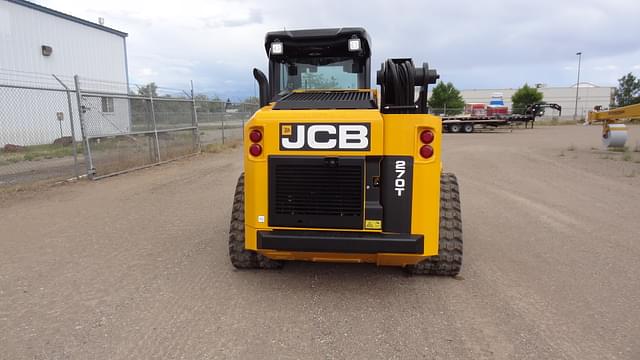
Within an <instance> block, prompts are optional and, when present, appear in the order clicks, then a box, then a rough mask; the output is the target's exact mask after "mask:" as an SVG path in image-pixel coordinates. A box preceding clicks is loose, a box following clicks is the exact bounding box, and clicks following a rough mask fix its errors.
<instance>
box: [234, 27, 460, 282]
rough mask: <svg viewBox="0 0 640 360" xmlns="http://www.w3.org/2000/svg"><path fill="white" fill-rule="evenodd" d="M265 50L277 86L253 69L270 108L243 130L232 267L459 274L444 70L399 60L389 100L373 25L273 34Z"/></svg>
mask: <svg viewBox="0 0 640 360" xmlns="http://www.w3.org/2000/svg"><path fill="white" fill-rule="evenodd" d="M265 50H266V52H267V55H268V58H269V78H268V79H267V77H266V76H265V75H264V73H262V72H261V71H260V70H257V69H254V70H253V74H254V77H255V78H256V80H257V82H258V85H259V90H260V106H261V108H260V109H259V110H258V111H257V112H256V113H255V114H254V115H253V117H252V118H251V119H250V120H249V121H248V122H247V123H246V125H245V127H244V139H245V141H244V174H242V175H240V178H239V179H238V184H237V188H236V192H235V198H234V204H233V213H232V217H231V229H230V236H229V255H230V258H231V263H232V264H233V266H235V267H236V268H278V267H280V266H282V264H283V261H285V260H306V261H328V262H366V263H376V264H378V265H392V266H401V267H404V268H405V269H407V270H408V271H410V272H411V273H414V274H434V275H451V276H453V275H456V274H458V272H459V271H460V267H461V265H462V222H461V214H460V198H459V194H458V183H457V180H456V177H455V175H453V174H448V173H442V163H441V157H440V155H441V151H440V149H441V146H440V145H441V138H442V135H441V134H442V124H441V120H440V118H438V117H437V116H433V115H428V113H427V106H426V101H427V86H428V85H429V84H434V83H435V81H436V80H437V79H438V77H439V76H438V75H437V73H436V71H435V70H432V69H429V68H428V65H427V64H423V65H422V66H421V67H415V66H414V64H413V62H412V60H411V59H389V60H387V61H386V62H385V63H383V64H382V67H381V69H380V70H379V71H378V72H377V84H379V85H380V93H378V92H377V90H376V89H372V88H371V86H370V78H371V76H370V73H371V70H370V57H371V49H370V40H369V36H368V35H367V33H366V31H365V30H364V29H362V28H340V29H317V30H298V31H277V32H270V33H267V35H266V39H265ZM416 86H417V87H419V96H418V100H417V101H416V100H415V98H416V96H415V94H416Z"/></svg>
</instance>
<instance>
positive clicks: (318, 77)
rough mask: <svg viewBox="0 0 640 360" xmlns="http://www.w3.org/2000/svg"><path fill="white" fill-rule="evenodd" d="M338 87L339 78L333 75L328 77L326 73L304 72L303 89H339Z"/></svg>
mask: <svg viewBox="0 0 640 360" xmlns="http://www.w3.org/2000/svg"><path fill="white" fill-rule="evenodd" d="M338 87H339V84H338V80H336V78H334V77H333V76H332V77H330V78H329V79H327V78H325V77H324V74H314V73H304V74H303V75H302V88H303V89H337V88H338Z"/></svg>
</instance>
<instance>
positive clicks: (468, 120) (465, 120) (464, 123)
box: [442, 115, 535, 133]
mask: <svg viewBox="0 0 640 360" xmlns="http://www.w3.org/2000/svg"><path fill="white" fill-rule="evenodd" d="M534 120H535V118H534V116H533V115H496V116H465V115H460V116H444V117H442V128H443V130H444V131H446V132H452V133H458V132H465V133H472V132H474V131H477V130H478V129H498V128H507V127H508V128H509V129H511V128H513V125H515V124H524V127H525V129H526V128H527V127H528V126H529V123H531V128H532V129H533V122H534Z"/></svg>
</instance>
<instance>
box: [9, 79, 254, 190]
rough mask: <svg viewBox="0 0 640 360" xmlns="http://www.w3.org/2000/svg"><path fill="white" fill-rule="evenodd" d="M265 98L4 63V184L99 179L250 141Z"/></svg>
mask: <svg viewBox="0 0 640 360" xmlns="http://www.w3.org/2000/svg"><path fill="white" fill-rule="evenodd" d="M258 107H259V106H258V105H257V104H244V103H235V102H231V101H230V100H228V101H221V100H217V99H215V100H211V99H209V98H208V97H207V96H205V95H199V96H195V97H194V96H193V89H191V90H190V91H189V92H185V91H182V90H175V89H165V88H157V87H154V88H153V89H151V88H149V87H139V86H135V87H134V88H131V86H130V85H129V84H123V83H115V82H108V81H102V80H96V79H88V78H82V77H78V76H75V77H70V76H55V75H50V74H37V73H26V72H20V71H14V70H6V69H1V68H0V186H5V185H15V184H26V183H34V182H40V181H51V180H66V179H70V178H74V177H75V178H77V177H81V176H85V175H86V176H88V177H89V178H92V179H99V178H101V177H104V176H109V175H113V174H117V173H121V172H126V171H130V170H132V169H138V168H142V167H146V166H150V165H154V164H159V163H163V162H166V161H171V160H175V159H178V158H182V157H185V156H189V155H192V154H196V153H199V152H200V149H201V144H205V145H206V144H224V143H226V142H228V141H237V140H241V139H242V136H243V135H242V134H243V131H242V128H243V125H244V123H245V122H246V121H247V120H248V119H249V118H250V117H251V115H252V114H253V113H254V112H255V111H256V110H257V109H258Z"/></svg>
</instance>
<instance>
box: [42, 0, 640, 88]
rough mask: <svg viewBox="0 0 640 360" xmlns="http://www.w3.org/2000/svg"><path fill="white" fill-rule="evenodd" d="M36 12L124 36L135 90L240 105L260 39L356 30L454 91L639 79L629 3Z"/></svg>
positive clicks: (327, 3)
mask: <svg viewBox="0 0 640 360" xmlns="http://www.w3.org/2000/svg"><path fill="white" fill-rule="evenodd" d="M35 2H37V3H38V4H41V5H43V6H47V7H50V8H53V9H55V10H58V11H62V12H65V13H68V14H71V15H74V16H77V17H80V18H83V19H86V20H90V21H94V22H97V19H98V17H102V18H104V19H105V26H109V27H112V28H115V29H117V30H120V31H124V32H126V33H128V34H129V37H128V38H127V52H128V62H129V77H130V80H131V81H132V82H134V83H138V84H145V83H148V82H151V81H154V82H156V83H157V84H158V85H160V86H165V87H171V88H178V89H188V88H189V81H190V80H193V81H194V84H195V90H196V93H204V94H208V95H214V94H215V95H218V96H220V97H230V98H231V99H233V100H242V99H244V98H245V97H248V96H253V95H254V94H255V93H256V86H255V84H254V82H255V81H254V79H253V77H252V75H251V70H252V68H254V67H257V68H260V69H262V70H263V71H265V73H266V70H267V58H266V54H265V52H264V44H263V42H264V35H265V33H266V32H267V31H273V30H282V29H289V30H294V29H304V28H322V27H349V26H359V27H364V28H365V29H367V31H368V33H369V35H370V36H371V39H372V52H373V55H372V71H375V70H377V69H378V68H379V67H380V63H382V62H383V61H384V60H385V59H387V58H392V57H411V58H413V59H414V62H415V63H417V64H421V63H423V62H428V63H429V66H430V67H431V68H435V69H437V70H438V72H439V74H440V78H441V80H444V81H446V82H448V81H450V82H452V83H453V84H454V85H455V86H456V87H457V88H459V89H495V88H517V87H519V86H521V85H522V84H524V83H525V82H526V83H529V84H536V83H543V84H546V85H547V86H571V85H573V84H575V83H576V77H577V68H578V57H577V56H576V52H582V65H581V72H580V81H581V82H583V81H586V82H591V83H594V84H596V85H601V86H615V85H616V84H617V79H618V78H620V77H621V76H622V75H624V74H626V73H629V72H633V73H634V74H635V75H636V76H638V75H640V22H639V21H638V19H639V18H640V1H638V0H607V1H602V0H581V1H573V0H569V1H562V0H555V1H550V0H536V1H526V2H525V1H518V0H512V1H492V0H483V1H476V0H460V1H456V0H448V1H431V0H421V1H420V0H419V1H402V0H386V1H380V0H367V1H349V0H323V1H301V0H299V1H293V0H269V1H259V0H234V1H231V0H209V1H207V0H181V1H166V2H165V1H146V0H142V1H140V0H136V1H133V0H127V1H124V0H111V1H104V0H102V1H97V0H83V1H77V0H41V1H35Z"/></svg>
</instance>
